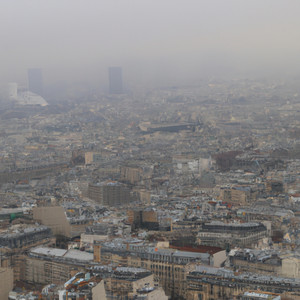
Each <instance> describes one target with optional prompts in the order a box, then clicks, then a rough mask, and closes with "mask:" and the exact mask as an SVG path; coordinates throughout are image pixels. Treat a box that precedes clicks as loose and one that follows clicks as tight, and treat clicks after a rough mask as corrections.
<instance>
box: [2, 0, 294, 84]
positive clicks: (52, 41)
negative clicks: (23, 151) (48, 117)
mask: <svg viewBox="0 0 300 300" xmlns="http://www.w3.org/2000/svg"><path fill="white" fill-rule="evenodd" d="M299 10H300V3H299V1H297V0H290V1H282V0H279V1H271V0H267V1H259V0H253V1H238V0H227V1H222V0H213V1H203V0H189V1H181V0H164V1H159V2H158V1H152V0H151V1H150V0H143V1H140V0H128V1H121V0H116V1H110V0H101V1H97V0H89V1H82V0H75V1H70V0H63V1H60V0H52V1H38V0H26V1H18V2H16V1H8V0H2V1H1V3H0V18H1V28H0V36H1V48H0V55H1V57H2V58H3V59H2V60H1V65H0V67H1V73H0V79H1V80H2V81H18V82H19V83H21V84H26V72H27V71H26V70H27V69H28V68H30V67H39V68H42V69H43V72H44V78H45V82H47V83H49V84H51V83H54V82H56V81H60V80H62V81H72V80H74V81H86V82H90V83H91V84H93V85H94V86H96V85H98V86H104V85H105V83H106V82H105V80H106V76H107V67H108V66H111V65H121V66H122V67H123V69H124V71H125V70H126V76H127V81H128V84H129V85H130V86H133V85H135V84H136V85H143V86H147V84H148V85H149V86H150V87H151V86H153V85H154V86H160V85H172V84H173V85H177V84H182V83H184V84H195V83H197V81H198V80H199V78H203V77H208V76H216V77H218V76H223V77H226V76H227V77H228V76H243V77H247V76H248V77H253V76H254V77H255V76H270V75H272V76H289V75H298V74H299V70H300V69H299V67H300V65H299V59H298V54H299V51H300V39H299V27H300V20H299V14H298V13H299Z"/></svg>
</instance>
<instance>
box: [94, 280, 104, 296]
mask: <svg viewBox="0 0 300 300" xmlns="http://www.w3.org/2000/svg"><path fill="white" fill-rule="evenodd" d="M92 299H93V300H106V299H107V298H106V293H105V288H104V281H103V280H101V281H100V282H99V283H98V284H97V285H96V286H95V287H94V288H93V289H92Z"/></svg>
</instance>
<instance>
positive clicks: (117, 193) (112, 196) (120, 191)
mask: <svg viewBox="0 0 300 300" xmlns="http://www.w3.org/2000/svg"><path fill="white" fill-rule="evenodd" d="M88 197H89V198H90V199H92V200H95V201H96V202H98V203H100V204H102V205H107V206H118V205H123V204H127V203H128V202H129V201H130V191H129V189H128V188H127V187H125V186H124V185H122V184H120V183H118V182H108V183H106V182H103V183H99V184H89V187H88Z"/></svg>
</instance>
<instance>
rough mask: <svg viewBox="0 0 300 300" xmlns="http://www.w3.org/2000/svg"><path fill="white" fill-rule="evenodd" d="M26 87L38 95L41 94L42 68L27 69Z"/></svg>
mask: <svg viewBox="0 0 300 300" xmlns="http://www.w3.org/2000/svg"><path fill="white" fill-rule="evenodd" d="M28 89H29V91H30V92H33V93H35V94H38V95H40V96H42V95H43V89H44V88H43V75H42V70H41V69H38V68H35V69H28Z"/></svg>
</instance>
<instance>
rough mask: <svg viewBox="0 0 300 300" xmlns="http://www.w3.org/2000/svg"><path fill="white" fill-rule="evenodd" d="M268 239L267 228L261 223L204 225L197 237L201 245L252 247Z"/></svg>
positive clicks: (217, 222)
mask: <svg viewBox="0 0 300 300" xmlns="http://www.w3.org/2000/svg"><path fill="white" fill-rule="evenodd" d="M267 237H268V230H267V228H266V227H265V226H264V225H263V224H261V223H240V224H239V223H223V222H219V221H212V222H210V223H204V224H203V225H202V228H201V229H200V230H199V233H198V235H197V243H198V244H199V245H209V246H217V247H222V248H227V247H228V246H230V247H233V246H234V247H252V246H255V245H257V244H258V243H259V242H261V240H262V239H264V238H267Z"/></svg>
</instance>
